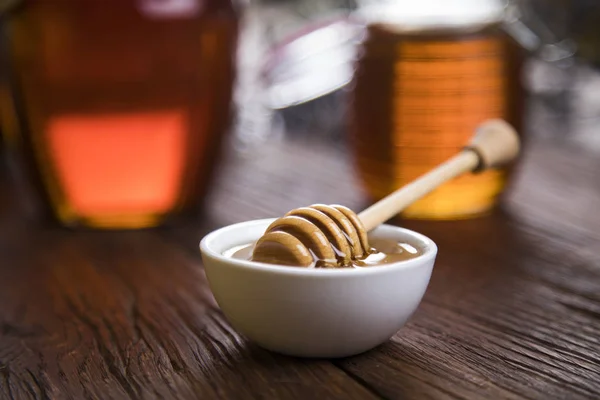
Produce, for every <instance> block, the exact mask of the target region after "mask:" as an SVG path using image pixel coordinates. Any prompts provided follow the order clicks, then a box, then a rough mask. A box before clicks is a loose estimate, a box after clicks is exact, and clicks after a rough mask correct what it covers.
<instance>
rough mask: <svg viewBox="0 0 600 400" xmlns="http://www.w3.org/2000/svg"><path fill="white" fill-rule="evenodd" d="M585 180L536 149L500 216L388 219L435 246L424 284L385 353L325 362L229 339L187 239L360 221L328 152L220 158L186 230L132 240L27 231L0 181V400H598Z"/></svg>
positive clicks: (567, 159)
mask: <svg viewBox="0 0 600 400" xmlns="http://www.w3.org/2000/svg"><path fill="white" fill-rule="evenodd" d="M284 161H285V163H284ZM599 170H600V157H595V156H593V155H591V154H590V155H584V154H583V153H582V152H581V150H576V149H569V148H568V147H564V146H561V145H557V144H553V143H551V142H550V141H548V140H546V141H537V142H533V143H531V144H530V147H529V149H528V150H527V152H526V156H525V158H524V160H523V167H522V169H521V171H520V173H519V175H518V176H517V180H516V182H515V185H514V187H513V190H512V191H511V193H510V196H508V198H507V200H506V202H505V204H504V207H503V210H502V211H501V212H497V213H495V214H493V215H490V216H487V217H483V218H478V219H473V220H467V221H457V222H418V221H396V223H401V224H403V225H404V226H407V227H409V228H412V229H415V230H418V231H420V232H422V233H424V234H426V235H428V236H430V237H431V238H433V239H434V240H435V241H436V242H437V243H438V245H439V249H440V252H439V257H438V262H437V264H436V267H435V269H434V273H433V276H432V279H431V284H430V287H429V289H428V291H427V293H426V295H425V298H424V300H423V302H422V304H421V306H420V308H419V309H418V311H417V312H416V313H415V315H414V316H413V318H412V319H411V320H410V322H409V323H408V324H407V325H406V326H405V327H404V328H403V329H402V330H401V331H400V332H398V334H397V335H396V336H395V337H394V338H393V339H392V340H390V341H389V342H388V343H386V344H384V345H382V346H381V347H379V348H377V349H375V350H372V351H370V352H368V353H365V354H362V355H359V356H356V357H352V358H348V359H342V360H333V361H330V360H301V359H294V358H291V357H284V356H279V355H276V354H272V353H269V352H267V351H264V350H262V349H260V348H258V347H257V346H255V345H253V344H252V343H249V342H248V341H247V340H245V339H244V338H243V337H240V336H239V335H238V334H237V333H236V332H235V331H233V330H232V329H231V328H230V327H229V325H228V323H227V321H226V319H225V318H224V317H223V315H222V314H221V313H220V311H219V308H218V306H217V305H216V303H215V301H214V299H213V297H212V296H211V293H210V290H209V289H208V287H207V284H206V278H205V275H204V272H203V268H202V263H201V260H200V256H199V253H198V250H197V244H198V241H199V239H200V238H201V237H202V236H203V235H204V234H205V233H207V232H208V231H209V230H211V229H214V228H216V227H220V226H223V225H225V224H229V223H232V222H238V221H243V220H247V219H253V218H261V217H271V216H278V215H281V214H283V213H284V212H286V211H288V210H289V209H291V208H294V207H298V206H303V205H307V204H311V203H314V202H323V203H334V202H335V203H342V204H346V205H348V206H350V207H352V208H354V209H361V208H362V207H364V206H365V205H366V204H367V201H366V199H365V198H364V196H363V194H362V192H361V191H360V187H359V186H358V185H357V183H356V182H355V181H354V180H353V179H352V178H351V176H352V174H351V173H352V164H351V161H350V160H349V159H348V158H347V157H346V156H345V155H344V153H343V151H341V150H340V149H335V148H332V147H328V146H310V143H307V142H299V141H298V142H292V141H289V140H286V141H283V142H279V143H274V144H272V145H271V146H270V147H267V148H265V149H263V150H257V151H256V152H255V153H250V154H248V155H246V156H244V157H241V156H236V155H231V154H230V156H229V157H228V160H227V162H226V163H225V164H224V167H223V169H222V170H221V172H220V176H219V179H218V180H217V187H216V189H215V190H214V191H213V194H212V195H211V198H210V200H209V202H208V206H207V209H206V212H205V215H204V216H203V217H202V218H201V219H200V220H198V221H189V223H188V224H186V226H181V227H177V228H162V229H155V230H147V231H137V232H121V233H114V232H71V231H66V230H62V229H57V228H52V227H41V226H38V225H36V224H35V223H31V222H25V221H24V220H23V218H22V211H21V208H22V206H21V205H20V204H19V202H18V201H17V198H16V196H15V189H14V187H13V186H12V183H11V181H10V180H8V179H6V174H5V173H4V175H3V179H2V181H1V182H2V186H1V187H0V189H1V192H0V193H1V195H0V398H2V399H21V398H23V399H28V398H38V399H87V398H94V399H95V398H99V399H123V398H144V399H186V398H203V399H212V398H223V399H233V398H235V399H237V398H240V399H288V398H289V399H296V398H297V399H301V398H307V399H308V398H310V399H371V398H391V399H464V398H469V399H517V398H519V399H520V398H525V399H584V398H589V399H594V398H598V397H599V396H600V251H599V248H600V247H599V245H600V212H599V210H600V180H599V179H598V178H597V177H596V174H597V171H599Z"/></svg>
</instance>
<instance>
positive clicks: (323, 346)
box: [200, 219, 437, 358]
mask: <svg viewBox="0 0 600 400" xmlns="http://www.w3.org/2000/svg"><path fill="white" fill-rule="evenodd" d="M272 221H274V219H265V220H255V221H249V222H243V223H239V224H234V225H230V226H227V227H224V228H221V229H218V230H216V231H214V232H212V233H210V234H208V235H207V236H205V237H204V238H203V239H202V241H201V242H200V251H201V253H202V259H203V261H204V266H205V269H206V274H207V277H208V280H209V284H210V288H211V290H212V292H213V294H214V296H215V299H216V300H217V303H218V304H219V307H220V308H221V310H222V311H223V313H224V314H225V316H226V317H227V319H228V320H229V322H230V323H231V325H232V326H233V328H234V329H236V330H237V331H238V332H240V333H242V334H243V335H245V336H246V337H247V338H249V339H250V340H252V341H254V342H255V343H257V344H258V345H259V346H261V347H263V348H266V349H269V350H271V351H274V352H277V353H282V354H287V355H292V356H299V357H318V358H335V357H346V356H351V355H355V354H358V353H362V352H364V351H367V350H370V349H372V348H374V347H376V346H378V345H380V344H382V343H384V342H385V341H387V340H388V339H389V338H390V337H392V336H393V335H394V334H395V333H396V332H397V331H398V330H400V328H401V327H402V326H403V325H404V324H405V322H406V321H407V320H408V318H409V317H410V316H411V315H412V314H413V312H414V311H415V310H416V308H417V306H418V305H419V303H420V302H421V299H422V297H423V294H424V293H425V290H426V289H427V285H428V283H429V278H430V276H431V272H432V269H433V264H434V261H435V257H436V255H437V246H436V245H435V243H434V242H433V241H432V240H431V239H429V238H427V237H425V236H423V235H421V234H419V233H416V232H413V231H410V230H407V229H403V228H399V227H395V226H390V225H381V226H379V227H378V228H376V229H374V230H373V231H372V232H370V233H369V237H371V238H374V237H386V238H391V239H395V240H406V241H409V243H411V244H412V245H417V246H419V247H420V248H421V249H423V250H424V253H423V254H422V255H420V256H419V257H416V258H414V259H411V260H406V261H401V262H398V263H393V264H389V265H386V266H379V267H369V268H364V269H307V268H296V267H285V266H277V265H271V264H263V263H255V262H250V261H245V260H239V259H233V258H230V257H225V256H223V255H222V253H223V252H224V251H226V250H229V249H231V248H232V247H234V246H239V245H243V244H247V243H251V242H254V241H256V240H257V239H258V238H259V237H260V236H261V235H262V234H263V233H264V231H265V229H266V228H267V226H268V225H269V224H270V223H271V222H272Z"/></svg>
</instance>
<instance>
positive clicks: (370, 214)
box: [358, 120, 520, 231]
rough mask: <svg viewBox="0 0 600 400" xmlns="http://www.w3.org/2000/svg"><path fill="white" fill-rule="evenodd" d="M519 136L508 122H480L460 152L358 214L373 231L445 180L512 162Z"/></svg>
mask: <svg viewBox="0 0 600 400" xmlns="http://www.w3.org/2000/svg"><path fill="white" fill-rule="evenodd" d="M519 147H520V146H519V137H518V135H517V133H516V132H515V130H514V129H513V128H512V127H511V126H510V125H509V124H508V123H506V122H505V121H502V120H490V121H486V122H484V123H483V124H481V125H480V126H479V127H478V129H477V132H476V134H475V135H474V137H473V139H472V140H471V142H470V143H469V145H468V146H467V147H466V148H465V149H464V150H463V151H461V152H460V153H458V154H457V155H455V156H454V157H452V158H451V159H449V160H448V161H446V162H444V163H443V164H441V165H439V166H438V167H436V168H434V169H433V170H431V171H429V172H427V173H426V174H425V175H422V176H421V177H419V178H417V179H416V180H414V181H413V182H411V183H409V184H407V185H405V186H403V187H402V188H400V189H398V190H396V191H395V192H393V193H391V194H389V195H388V196H386V197H384V198H383V199H381V200H380V201H378V202H377V203H375V204H373V205H372V206H370V207H369V208H367V209H365V210H364V211H362V212H361V213H360V214H358V217H359V218H360V220H361V221H362V223H363V225H364V227H365V229H366V230H367V231H370V230H371V229H373V228H375V227H376V226H378V225H380V224H382V223H384V222H385V221H387V220H388V219H390V218H392V217H393V216H395V215H396V214H398V213H399V212H401V211H402V210H403V209H404V208H405V207H407V206H409V205H410V204H412V203H413V202H415V201H417V200H419V199H420V198H422V197H423V196H425V195H427V194H428V193H429V192H431V191H433V190H434V189H436V188H437V187H439V186H440V185H442V184H443V183H445V182H447V181H449V180H451V179H453V178H456V177H457V176H459V175H462V174H464V173H466V172H479V171H483V170H486V169H489V168H496V167H499V166H501V165H504V164H507V163H509V162H511V161H512V160H513V159H514V158H515V157H516V156H517V154H518V153H519Z"/></svg>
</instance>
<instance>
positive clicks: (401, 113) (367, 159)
mask: <svg viewBox="0 0 600 400" xmlns="http://www.w3.org/2000/svg"><path fill="white" fill-rule="evenodd" d="M430 3H435V4H430ZM501 3H502V2H499V3H497V2H495V1H488V0H477V2H474V1H421V2H403V1H398V2H392V5H390V6H388V8H385V9H382V10H379V13H372V14H369V13H365V14H364V15H366V16H367V17H366V18H365V20H366V21H367V25H366V30H367V35H366V39H365V40H364V42H363V43H362V48H361V51H360V58H359V60H358V62H357V66H356V72H355V77H354V81H353V84H352V94H351V98H352V106H351V110H352V113H351V114H352V124H351V127H352V142H353V146H352V148H353V152H354V157H355V160H356V169H357V172H358V175H359V178H360V181H361V182H362V185H363V187H364V188H365V189H366V191H367V193H368V194H369V195H370V196H371V197H372V199H373V200H378V199H380V198H382V197H384V196H385V195H387V194H389V193H390V192H392V191H393V190H395V189H397V188H399V187H401V186H403V185H405V184H407V183H409V182H411V181H412V180H414V179H416V178H417V177H419V176H420V175H422V174H424V173H426V172H428V171H429V170H431V169H432V168H434V167H435V166H437V165H439V164H440V163H442V162H444V161H445V160H447V159H448V158H450V157H451V156H453V155H454V154H456V152H457V151H459V150H460V149H461V148H462V147H463V146H464V145H465V144H467V142H468V140H469V139H470V137H471V136H472V135H473V133H474V130H475V128H476V126H477V125H478V124H480V123H481V122H483V121H484V120H486V119H489V118H503V119H506V120H507V121H509V122H510V123H511V124H513V125H514V126H515V127H517V129H518V130H519V131H520V126H521V108H522V106H521V100H522V89H521V84H520V77H519V75H520V68H521V63H522V61H521V60H522V58H523V54H522V52H521V49H520V48H519V46H518V45H517V44H516V43H515V42H513V40H512V39H511V38H510V37H509V36H508V35H507V34H505V33H504V32H503V30H502V29H501V24H500V21H501V18H502V6H501ZM461 5H462V6H463V7H461ZM509 174H510V171H509V170H506V169H505V170H498V171H489V172H485V173H481V174H478V175H465V176H462V177H460V178H457V179H455V180H453V181H451V182H448V183H447V184H445V185H443V186H442V187H440V188H439V189H437V190H435V191H434V192H432V193H431V194H429V195H427V196H426V197H424V198H423V199H421V200H419V201H417V202H416V203H414V204H413V205H411V206H410V207H408V208H407V209H406V210H405V211H404V212H403V216H404V217H408V218H423V219H456V218H468V217H472V216H476V215H481V214H483V213H486V212H488V211H490V210H491V209H493V207H494V206H495V205H496V203H497V202H498V198H499V195H500V194H501V193H502V192H503V189H504V188H505V185H506V183H507V180H508V178H509Z"/></svg>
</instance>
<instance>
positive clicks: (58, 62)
mask: <svg viewBox="0 0 600 400" xmlns="http://www.w3.org/2000/svg"><path fill="white" fill-rule="evenodd" d="M3 29H4V32H3V33H4V40H5V54H4V56H5V57H4V58H5V67H7V70H8V71H9V73H10V77H9V83H10V87H11V90H10V98H8V99H4V101H3V102H4V103H10V104H9V105H8V106H5V107H2V108H3V110H10V109H13V110H14V112H5V115H3V118H2V120H3V122H4V126H3V129H8V130H10V131H11V132H9V133H8V134H9V136H14V137H17V138H18V140H16V142H17V146H18V150H19V154H20V155H21V156H22V159H23V160H24V161H25V164H26V165H25V167H28V168H27V170H28V172H32V175H33V176H32V177H33V179H34V181H35V182H36V186H37V188H38V189H39V191H38V193H39V195H40V197H41V198H43V199H44V200H45V204H46V205H48V206H49V208H50V209H51V210H52V211H53V214H54V215H55V216H56V217H57V218H58V219H59V220H60V222H61V223H62V224H64V225H67V226H86V227H104V228H140V227H149V226H155V225H158V224H161V223H163V222H165V221H167V220H169V218H170V217H176V216H179V215H182V214H184V213H186V212H187V211H192V210H195V209H197V208H198V206H199V205H200V203H201V200H202V198H203V196H204V194H205V192H206V190H207V188H208V185H209V181H210V176H211V171H212V170H213V169H214V165H215V162H216V161H217V160H216V158H217V155H218V153H219V148H220V145H221V143H222V142H223V136H224V134H225V132H226V129H227V124H228V120H229V114H230V112H229V111H230V102H231V91H232V82H233V79H234V75H235V49H236V41H237V33H238V15H237V10H236V7H235V4H234V3H233V0H231V1H230V0H23V1H21V2H19V4H17V6H15V7H14V8H13V9H12V10H11V11H10V12H9V13H8V16H7V17H6V16H5V18H4V26H3Z"/></svg>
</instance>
